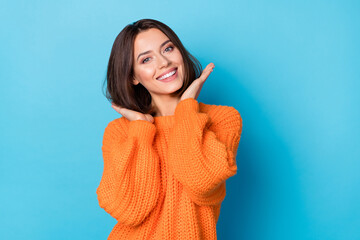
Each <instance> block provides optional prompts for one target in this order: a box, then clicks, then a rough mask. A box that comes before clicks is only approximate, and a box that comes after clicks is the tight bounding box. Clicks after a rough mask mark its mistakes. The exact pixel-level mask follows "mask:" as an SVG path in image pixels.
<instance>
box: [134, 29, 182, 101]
mask: <svg viewBox="0 0 360 240" xmlns="http://www.w3.org/2000/svg"><path fill="white" fill-rule="evenodd" d="M133 68H134V80H133V83H134V84H135V85H137V84H142V85H143V86H144V87H145V88H146V89H147V90H148V91H149V93H150V94H151V95H152V96H153V97H154V96H155V95H166V94H170V93H172V92H175V91H177V90H178V89H180V88H181V87H182V85H183V73H184V62H183V58H182V56H181V53H180V51H179V49H178V48H177V47H175V45H174V44H173V43H172V42H171V41H170V40H169V38H168V37H167V36H166V35H165V34H164V33H163V32H162V31H160V30H159V29H157V28H150V29H148V30H146V31H143V32H141V33H139V34H138V35H137V36H136V38H135V42H134V62H133ZM174 71H175V74H174ZM166 74H167V75H166ZM164 75H165V76H164Z"/></svg>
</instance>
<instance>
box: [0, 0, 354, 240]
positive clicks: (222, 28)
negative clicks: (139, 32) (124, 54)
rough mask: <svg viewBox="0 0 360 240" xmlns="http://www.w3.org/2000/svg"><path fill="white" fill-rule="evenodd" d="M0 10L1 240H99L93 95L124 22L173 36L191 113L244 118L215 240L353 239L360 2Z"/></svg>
mask: <svg viewBox="0 0 360 240" xmlns="http://www.w3.org/2000/svg"><path fill="white" fill-rule="evenodd" d="M0 5H1V7H0V29H1V30H0V31H1V38H0V80H1V87H0V107H1V120H0V121H1V124H0V131H1V142H0V143H1V147H0V154H1V155H0V169H1V173H0V192H1V198H0V226H1V230H0V239H36V240H42V239H44V240H45V239H53V240H57V239H59V240H60V239H106V237H107V236H108V234H109V233H110V231H111V229H112V228H113V226H114V225H115V223H116V220H115V219H113V218H112V217H111V216H110V215H108V214H107V213H106V212H105V211H104V210H103V209H101V208H100V207H99V206H98V202H97V198H96V193H95V191H96V188H97V186H98V184H99V182H100V179H101V175H102V169H103V160H102V155H101V143H102V135H103V131H104V128H105V126H106V125H107V124H108V122H110V121H112V120H113V119H115V118H118V117H121V116H120V115H119V114H117V113H116V112H115V111H114V110H113V109H112V108H111V107H110V104H109V102H108V101H107V100H106V98H105V97H104V96H103V94H102V91H101V86H102V83H103V79H104V77H105V73H106V66H107V61H108V58H109V54H110V50H111V47H112V44H113V41H114V40H115V37H116V36H117V34H118V33H119V32H120V31H121V29H122V28H123V27H124V26H125V25H126V24H128V23H131V22H133V21H136V20H138V19H141V18H154V19H157V20H160V21H163V22H164V23H166V24H167V25H169V26H170V27H171V28H172V29H173V30H174V31H175V32H176V33H177V34H178V36H179V37H180V39H181V40H182V41H183V43H184V45H185V47H186V48H187V49H188V50H189V51H190V52H191V53H193V55H195V56H196V57H197V58H198V59H199V60H200V62H201V63H202V65H203V67H205V66H206V65H207V64H208V63H209V62H214V64H215V65H216V67H215V69H214V71H213V73H212V74H211V75H210V77H209V78H208V80H207V82H206V83H205V85H204V87H203V88H202V91H201V94H200V97H199V99H198V100H199V101H201V102H204V103H208V104H218V105H229V106H234V107H235V108H236V109H237V110H238V111H239V112H240V114H241V116H242V118H243V133H242V137H241V140H240V145H239V149H238V155H237V162H238V173H237V175H235V176H234V177H232V178H230V179H229V180H228V181H227V196H226V198H225V200H224V202H223V205H222V209H221V214H220V219H219V222H218V226H217V231H218V238H219V239H246V240H248V239H249V240H252V239H256V240H257V239H259V240H273V239H276V240H288V239H299V240H300V239H301V240H303V239H319V240H323V239H326V240H333V239H341V240H345V239H346V240H347V239H349V240H350V239H351V240H353V239H360V230H359V229H360V228H359V226H360V205H359V202H360V192H359V191H360V188H359V185H360V177H359V175H360V174H359V170H360V161H359V160H360V144H359V136H360V128H359V122H360V121H359V120H360V107H359V103H360V99H359V90H360V86H359V85H360V84H359V80H360V61H359V54H360V47H359V46H360V39H359V37H360V33H359V29H360V17H359V16H360V14H359V12H360V2H359V1H340V0H337V1H331V0H326V1H325V0H324V1H320V0H314V1H265V0H256V1H239V0H237V1H229V0H228V1H210V2H209V1H188V0H185V1H176V2H175V1H174V2H170V1H134V2H130V1H127V2H121V1H74V0H72V1H70V0H68V1H52V2H50V1H19V0H17V1H7V2H3V1H2V2H1V4H0Z"/></svg>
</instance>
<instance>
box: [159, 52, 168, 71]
mask: <svg viewBox="0 0 360 240" xmlns="http://www.w3.org/2000/svg"><path fill="white" fill-rule="evenodd" d="M158 59H159V61H158V62H159V68H162V67H167V66H168V65H169V64H170V60H169V59H168V58H167V57H165V56H163V55H162V54H159V57H158Z"/></svg>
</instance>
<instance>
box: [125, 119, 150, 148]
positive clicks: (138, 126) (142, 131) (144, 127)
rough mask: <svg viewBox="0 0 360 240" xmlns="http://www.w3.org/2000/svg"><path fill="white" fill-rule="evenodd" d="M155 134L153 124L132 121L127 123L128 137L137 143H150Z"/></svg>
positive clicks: (143, 121)
mask: <svg viewBox="0 0 360 240" xmlns="http://www.w3.org/2000/svg"><path fill="white" fill-rule="evenodd" d="M155 133H156V127H155V125H154V124H153V123H151V122H149V121H146V120H134V121H130V123H129V137H135V138H136V139H137V140H138V141H139V142H143V143H152V142H153V139H154V136H155Z"/></svg>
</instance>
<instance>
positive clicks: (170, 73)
mask: <svg viewBox="0 0 360 240" xmlns="http://www.w3.org/2000/svg"><path fill="white" fill-rule="evenodd" d="M175 72H176V70H174V71H172V72H169V73H168V74H165V75H164V76H162V77H161V78H159V80H163V79H165V78H168V77H170V76H172V75H174V74H175Z"/></svg>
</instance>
